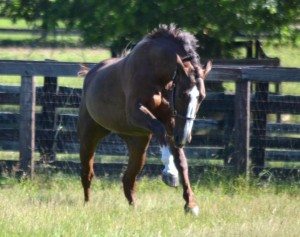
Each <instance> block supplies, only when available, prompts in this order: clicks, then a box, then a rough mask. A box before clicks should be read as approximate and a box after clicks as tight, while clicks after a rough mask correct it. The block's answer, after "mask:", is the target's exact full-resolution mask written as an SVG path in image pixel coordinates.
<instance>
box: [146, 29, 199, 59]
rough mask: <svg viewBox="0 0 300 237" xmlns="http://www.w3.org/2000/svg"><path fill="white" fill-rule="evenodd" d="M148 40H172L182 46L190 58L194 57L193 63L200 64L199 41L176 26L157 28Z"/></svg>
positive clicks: (148, 36)
mask: <svg viewBox="0 0 300 237" xmlns="http://www.w3.org/2000/svg"><path fill="white" fill-rule="evenodd" d="M146 38H147V39H158V38H166V39H170V40H174V41H175V42H177V43H178V44H180V45H182V46H183V48H184V49H185V51H186V52H187V54H188V56H191V57H192V61H193V62H194V63H196V64H200V59H199V55H198V53H197V48H198V40H197V39H196V37H195V36H194V35H193V34H191V33H189V32H187V31H184V30H182V29H180V28H178V27H176V25H175V24H170V25H164V24H161V25H159V27H158V28H155V29H154V30H153V31H152V32H150V33H149V34H148V35H147V36H146Z"/></svg>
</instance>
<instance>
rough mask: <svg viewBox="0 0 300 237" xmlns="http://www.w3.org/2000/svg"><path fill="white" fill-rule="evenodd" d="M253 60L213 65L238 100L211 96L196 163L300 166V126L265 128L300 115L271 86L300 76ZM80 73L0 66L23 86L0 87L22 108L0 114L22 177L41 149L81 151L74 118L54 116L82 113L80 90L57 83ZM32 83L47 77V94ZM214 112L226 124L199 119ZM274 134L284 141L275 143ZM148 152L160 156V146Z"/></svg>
mask: <svg viewBox="0 0 300 237" xmlns="http://www.w3.org/2000/svg"><path fill="white" fill-rule="evenodd" d="M248 61H249V63H248V65H247V66H245V65H239V64H242V63H239V61H236V63H235V65H220V64H217V65H215V66H214V68H213V70H212V72H211V73H210V75H209V77H208V79H207V80H208V81H212V82H233V83H235V85H236V87H235V88H236V89H235V93H226V92H225V93H224V92H212V93H208V96H207V98H206V100H205V101H204V103H203V105H202V107H201V112H200V114H199V119H198V120H197V121H196V122H195V129H194V130H195V132H194V133H195V134H194V136H193V140H192V142H191V144H190V145H189V146H188V147H186V151H187V153H188V154H189V155H190V156H193V157H202V158H210V157H212V156H215V157H218V158H222V159H224V162H225V163H226V164H227V165H233V166H234V167H236V169H237V170H238V171H240V172H249V171H250V169H251V167H263V166H264V165H265V158H266V157H267V158H268V159H269V160H285V161H300V159H299V158H300V138H299V137H294V138H293V137H290V136H286V134H289V133H294V134H297V133H298V134H299V132H300V125H299V124H281V123H268V122H267V115H268V114H300V96H291V95H276V94H271V93H269V84H270V83H281V82H300V69H298V68H282V67H273V66H265V65H270V63H269V62H268V61H266V63H265V65H264V63H263V62H262V63H261V65H260V66H258V65H255V63H256V64H257V63H259V62H258V61H257V60H256V61H255V60H248ZM220 63H221V62H220ZM244 64H245V62H244ZM87 65H88V66H90V67H92V66H93V64H87ZM254 65H255V66H254ZM78 70H79V63H67V62H53V61H45V62H40V61H13V60H0V75H20V76H21V78H22V79H21V81H22V83H21V87H17V86H4V85H0V105H1V104H2V105H3V104H4V105H8V104H9V105H20V113H19V114H18V113H9V112H3V113H0V149H2V150H5V149H17V147H18V149H19V151H20V168H21V169H22V170H27V169H28V167H30V168H31V169H32V170H33V152H34V151H35V150H36V149H38V150H39V151H40V152H41V153H42V155H44V156H47V157H48V158H49V157H50V159H55V154H56V152H62V151H64V152H65V151H68V152H73V153H76V152H78V144H77V142H76V141H77V138H76V131H75V130H74V128H75V127H74V124H76V121H77V116H76V115H74V114H72V115H71V114H62V113H57V108H60V107H64V108H78V105H79V103H80V95H81V89H74V88H68V87H61V86H59V85H58V83H57V77H61V76H76V75H77V72H78ZM34 76H43V77H44V86H43V87H36V86H35V80H34ZM0 84H1V83H0ZM252 84H254V85H255V92H254V93H252V91H251V85H252ZM36 105H38V106H41V107H42V109H41V112H40V113H35V109H36V107H35V106H36ZM215 112H220V113H224V114H225V116H224V119H222V120H215V119H200V118H201V117H205V116H206V114H209V113H215ZM251 114H252V116H251ZM58 125H59V126H58ZM58 128H60V129H58ZM207 131H209V132H207ZM270 133H277V134H283V136H276V137H274V136H270V135H268V134H270ZM16 137H18V138H19V142H17V141H16ZM41 138H43V139H41ZM231 143H232V144H231ZM251 148H252V150H251ZM267 148H268V149H267ZM274 148H275V149H274ZM98 150H99V151H101V152H105V153H108V154H121V155H124V154H125V152H126V148H125V146H124V144H123V143H122V142H121V141H120V139H118V138H117V137H116V136H114V135H112V136H110V137H109V138H107V139H105V141H104V142H103V144H102V145H101V146H100V147H99V149H98ZM149 152H150V154H153V155H157V154H158V153H159V149H158V147H157V145H156V143H155V142H152V146H151V149H150V151H149ZM218 154H219V155H218Z"/></svg>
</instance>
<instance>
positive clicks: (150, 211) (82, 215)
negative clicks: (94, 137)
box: [0, 174, 300, 237]
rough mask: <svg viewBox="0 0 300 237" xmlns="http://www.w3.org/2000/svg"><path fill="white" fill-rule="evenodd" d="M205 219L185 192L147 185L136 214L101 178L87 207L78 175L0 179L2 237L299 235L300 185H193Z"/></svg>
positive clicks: (212, 179) (142, 184)
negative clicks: (188, 208) (190, 209)
mask: <svg viewBox="0 0 300 237" xmlns="http://www.w3.org/2000/svg"><path fill="white" fill-rule="evenodd" d="M193 186H194V190H195V195H196V197H197V200H198V203H199V205H200V208H201V215H200V216H199V217H194V216H190V215H186V214H184V212H183V205H184V202H183V199H182V197H181V196H182V195H181V193H182V191H181V189H172V188H169V187H167V186H165V185H164V184H162V182H161V181H160V180H159V179H146V178H144V179H142V180H141V181H139V185H138V193H137V194H138V195H137V196H138V205H137V207H136V209H132V208H131V207H129V206H128V205H127V202H126V201H125V197H124V196H123V192H122V186H121V182H120V181H119V180H118V179H115V180H111V179H108V178H103V179H96V180H94V183H93V191H92V200H91V202H90V203H89V204H88V205H83V195H82V190H81V184H80V181H79V178H78V177H74V176H66V175H62V174H56V175H54V176H45V175H39V176H38V177H36V178H35V179H34V180H33V181H29V180H27V181H26V180H25V181H21V182H17V181H16V180H14V179H11V178H5V177H2V178H1V179H0V199H1V202H0V210H1V211H0V236H23V237H24V236H43V237H44V236H101V237H102V236H109V237H111V236H130V237H132V236H178V237H179V236H180V237H181V236H195V237H196V236H230V237H231V236H264V237H267V236H270V237H274V236H289V237H292V236H295V237H296V236H298V234H299V232H300V218H299V217H300V216H299V213H300V206H299V201H300V188H299V187H300V186H299V185H298V186H297V184H295V183H275V182H274V183H272V182H271V183H270V182H266V183H259V182H252V183H248V182H246V181H245V179H243V178H237V179H231V178H228V179H226V178H225V179H224V178H221V176H220V174H218V175H216V176H212V174H209V175H208V176H206V177H203V179H202V181H200V182H198V183H194V185H193Z"/></svg>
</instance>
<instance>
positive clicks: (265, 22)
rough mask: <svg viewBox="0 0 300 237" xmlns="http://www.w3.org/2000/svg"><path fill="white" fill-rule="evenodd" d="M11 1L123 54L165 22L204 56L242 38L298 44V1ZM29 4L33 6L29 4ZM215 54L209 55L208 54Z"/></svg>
mask: <svg viewBox="0 0 300 237" xmlns="http://www.w3.org/2000/svg"><path fill="white" fill-rule="evenodd" d="M28 2H29V1H25V0H11V1H6V15H7V16H11V17H13V18H14V19H16V18H19V17H21V18H24V19H26V20H28V21H34V20H37V19H41V20H42V23H41V27H43V28H44V29H45V30H46V31H48V30H52V29H54V28H56V27H57V22H58V21H63V22H65V23H66V25H67V26H68V27H69V28H75V29H79V30H80V31H81V32H82V36H83V40H84V43H85V44H88V45H90V44H101V45H103V46H107V47H110V48H112V49H113V50H114V51H117V52H119V51H121V49H124V48H125V47H126V45H128V44H130V43H131V44H134V43H136V42H137V41H138V40H140V39H141V38H142V36H143V35H145V34H146V33H147V32H149V31H150V30H152V29H153V28H155V27H157V26H158V25H159V24H160V23H164V24H169V23H175V24H177V25H178V26H179V27H182V28H185V29H187V30H189V31H191V32H192V33H194V34H196V35H197V37H198V38H199V40H200V44H201V48H200V50H201V51H202V54H209V55H216V56H222V55H225V54H226V52H227V51H228V49H229V47H230V42H232V41H233V39H234V38H236V36H237V35H244V36H247V37H249V38H259V37H262V36H264V37H266V38H268V39H274V38H276V39H280V40H288V41H293V40H295V38H296V36H297V30H296V29H295V28H293V27H292V24H294V23H295V21H296V19H297V17H298V16H299V13H300V6H299V1H298V0H285V1H281V0H241V1H235V0H218V1H207V0H152V1H144V0H106V1H99V0H67V1H63V0H52V1H51V0H33V1H30V4H29V3H28ZM26 3H27V4H26ZM208 51H209V52H208Z"/></svg>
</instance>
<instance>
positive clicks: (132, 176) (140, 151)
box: [121, 135, 151, 205]
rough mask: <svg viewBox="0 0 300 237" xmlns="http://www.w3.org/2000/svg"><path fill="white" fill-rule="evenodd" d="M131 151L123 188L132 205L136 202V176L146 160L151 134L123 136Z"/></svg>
mask: <svg viewBox="0 0 300 237" xmlns="http://www.w3.org/2000/svg"><path fill="white" fill-rule="evenodd" d="M121 137H122V138H123V139H124V140H125V142H126V144H127V146H128V151H129V161H128V166H127V169H126V171H125V174H124V176H123V180H122V181H123V190H124V194H125V197H126V198H127V200H128V203H129V204H130V205H134V204H135V199H136V198H135V191H136V177H137V175H138V174H139V173H140V171H141V170H142V169H143V167H144V164H145V161H146V150H147V148H148V145H149V142H150V138H151V136H150V135H149V136H146V137H131V136H121Z"/></svg>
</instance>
